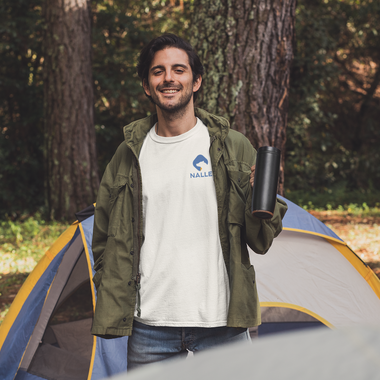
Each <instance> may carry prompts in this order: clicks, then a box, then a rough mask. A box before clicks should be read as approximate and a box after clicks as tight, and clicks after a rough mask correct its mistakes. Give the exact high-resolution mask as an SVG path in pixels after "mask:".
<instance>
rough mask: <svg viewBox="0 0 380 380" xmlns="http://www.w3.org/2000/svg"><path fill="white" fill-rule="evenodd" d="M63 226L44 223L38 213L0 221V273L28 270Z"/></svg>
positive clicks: (60, 231) (55, 223)
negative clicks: (17, 219) (14, 219)
mask: <svg viewBox="0 0 380 380" xmlns="http://www.w3.org/2000/svg"><path fill="white" fill-rule="evenodd" d="M66 228H67V225H65V224H62V223H57V222H49V223H48V222H45V221H44V220H42V219H41V216H40V215H39V214H36V215H35V216H34V217H28V218H26V219H25V220H22V221H12V220H4V221H0V257H1V260H0V273H5V274H6V273H10V272H30V271H31V270H32V269H33V268H34V267H35V266H36V264H37V262H38V261H39V259H40V258H41V257H42V256H43V254H44V253H45V252H46V250H47V249H48V248H49V247H50V246H51V245H52V244H53V242H54V241H55V240H56V239H57V238H58V237H59V235H60V234H61V233H62V232H63V231H64V230H65V229H66Z"/></svg>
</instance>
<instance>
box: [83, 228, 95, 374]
mask: <svg viewBox="0 0 380 380" xmlns="http://www.w3.org/2000/svg"><path fill="white" fill-rule="evenodd" d="M79 229H80V233H81V235H82V241H83V246H84V251H85V253H86V260H87V268H88V274H89V276H90V283H91V295H92V305H93V311H94V312H95V303H96V300H95V292H94V284H92V270H91V260H90V253H89V251H88V247H87V242H86V236H85V234H84V231H83V226H82V223H80V224H79ZM92 338H93V345H92V353H91V362H90V368H89V371H88V377H87V380H91V376H92V369H93V368H94V361H95V352H96V336H93V337H92Z"/></svg>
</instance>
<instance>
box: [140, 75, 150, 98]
mask: <svg viewBox="0 0 380 380" xmlns="http://www.w3.org/2000/svg"><path fill="white" fill-rule="evenodd" d="M142 86H143V89H144V91H145V93H146V94H147V95H148V96H150V90H149V84H148V82H147V80H146V79H143V82H142Z"/></svg>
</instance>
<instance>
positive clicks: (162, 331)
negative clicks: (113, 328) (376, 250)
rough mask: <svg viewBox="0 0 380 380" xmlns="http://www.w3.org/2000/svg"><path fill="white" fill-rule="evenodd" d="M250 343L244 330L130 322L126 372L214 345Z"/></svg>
mask: <svg viewBox="0 0 380 380" xmlns="http://www.w3.org/2000/svg"><path fill="white" fill-rule="evenodd" d="M237 341H247V342H249V341H250V337H249V333H248V330H247V329H245V328H235V327H213V328H205V327H160V326H148V325H145V324H143V323H140V322H137V321H134V322H133V332H132V336H130V337H129V339H128V358H127V361H128V370H131V369H135V368H138V367H141V366H143V365H145V364H150V363H155V362H158V361H161V360H166V359H171V358H177V357H185V356H187V352H188V351H192V352H194V353H195V352H198V351H201V350H205V349H208V348H211V347H214V346H217V345H221V344H225V343H230V342H237Z"/></svg>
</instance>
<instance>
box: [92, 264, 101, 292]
mask: <svg viewBox="0 0 380 380" xmlns="http://www.w3.org/2000/svg"><path fill="white" fill-rule="evenodd" d="M102 273H103V268H100V269H99V270H98V271H97V272H96V273H95V275H94V277H93V278H92V281H93V283H94V285H95V288H96V290H98V289H99V285H100V281H101V280H102Z"/></svg>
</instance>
